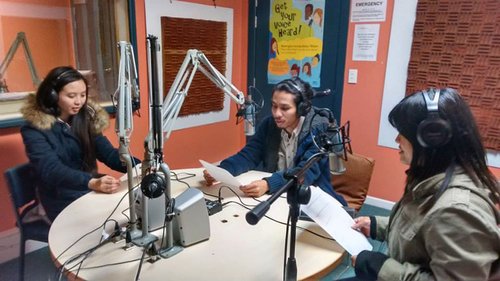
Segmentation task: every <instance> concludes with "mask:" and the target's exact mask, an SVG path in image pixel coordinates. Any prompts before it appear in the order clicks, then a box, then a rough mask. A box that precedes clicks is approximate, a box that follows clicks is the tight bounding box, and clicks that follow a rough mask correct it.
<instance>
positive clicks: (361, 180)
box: [331, 153, 375, 212]
mask: <svg viewBox="0 0 500 281" xmlns="http://www.w3.org/2000/svg"><path fill="white" fill-rule="evenodd" d="M374 165H375V160H374V159H372V158H369V157H366V156H363V155H360V154H356V153H352V154H351V153H348V154H347V161H344V166H345V168H346V171H345V172H344V174H341V175H334V176H332V181H331V182H332V185H333V189H334V190H335V192H337V193H338V194H340V195H342V196H343V197H344V199H345V200H346V201H347V205H348V207H350V208H352V209H354V210H355V211H356V212H359V210H360V209H361V206H362V205H363V203H364V202H365V199H366V195H367V194H368V188H369V187H370V180H371V177H372V173H373V167H374Z"/></svg>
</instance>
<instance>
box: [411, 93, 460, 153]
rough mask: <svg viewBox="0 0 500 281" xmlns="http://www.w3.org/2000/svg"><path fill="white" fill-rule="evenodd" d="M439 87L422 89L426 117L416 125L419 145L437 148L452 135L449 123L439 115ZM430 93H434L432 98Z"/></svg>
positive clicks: (445, 142)
mask: <svg viewBox="0 0 500 281" xmlns="http://www.w3.org/2000/svg"><path fill="white" fill-rule="evenodd" d="M440 92H441V91H440V89H433V88H431V89H429V90H428V91H422V96H423V98H424V102H425V105H426V108H427V117H426V118H425V119H424V120H422V121H421V122H420V123H419V124H418V127H417V140H418V143H420V145H421V146H423V147H427V148H437V147H441V146H443V145H445V144H447V143H448V142H449V141H450V139H451V136H452V132H451V126H450V123H449V122H448V121H446V120H444V119H443V118H441V117H440V116H439V108H438V104H439V96H440ZM430 94H434V95H433V97H432V99H431V96H430Z"/></svg>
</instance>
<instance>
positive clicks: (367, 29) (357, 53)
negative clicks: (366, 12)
mask: <svg viewBox="0 0 500 281" xmlns="http://www.w3.org/2000/svg"><path fill="white" fill-rule="evenodd" d="M379 33H380V24H357V25H356V27H355V28H354V47H353V48H354V49H353V51H352V60H353V61H376V60H377V49H378V38H379Z"/></svg>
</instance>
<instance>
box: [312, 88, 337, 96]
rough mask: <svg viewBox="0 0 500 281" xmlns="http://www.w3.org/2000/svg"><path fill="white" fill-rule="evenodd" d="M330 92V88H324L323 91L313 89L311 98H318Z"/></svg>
mask: <svg viewBox="0 0 500 281" xmlns="http://www.w3.org/2000/svg"><path fill="white" fill-rule="evenodd" d="M331 93H332V90H330V89H324V90H323V91H314V94H313V98H320V97H325V96H329V95H330V94H331Z"/></svg>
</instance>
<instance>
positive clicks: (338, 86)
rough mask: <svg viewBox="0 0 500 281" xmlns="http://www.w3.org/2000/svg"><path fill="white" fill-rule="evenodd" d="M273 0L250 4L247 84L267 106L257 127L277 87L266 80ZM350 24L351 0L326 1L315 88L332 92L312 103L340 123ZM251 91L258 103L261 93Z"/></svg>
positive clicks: (258, 119)
mask: <svg viewBox="0 0 500 281" xmlns="http://www.w3.org/2000/svg"><path fill="white" fill-rule="evenodd" d="M270 1H271V0H250V1H249V5H250V6H249V33H248V36H249V40H248V42H249V48H248V52H249V60H248V84H249V86H250V87H251V86H254V87H255V88H256V89H257V91H258V92H260V93H262V95H263V99H264V101H265V103H264V107H263V108H262V109H261V110H260V112H259V113H258V114H257V116H256V119H257V120H256V121H257V124H258V123H259V122H260V121H261V120H262V119H263V118H264V117H266V116H268V115H270V114H271V102H270V100H271V94H272V93H271V91H272V88H273V86H274V84H269V83H268V79H267V67H268V60H269V43H268V42H269V15H270ZM290 1H291V0H290ZM348 21H349V0H325V17H324V31H323V53H322V57H323V58H322V60H321V62H320V63H321V64H322V65H321V76H320V86H319V87H317V88H315V89H316V90H325V89H330V90H331V93H330V95H329V96H325V97H318V98H315V99H314V100H313V104H314V105H315V106H318V107H327V108H329V109H330V110H332V111H333V113H334V115H335V118H336V119H337V120H340V113H341V105H342V91H343V83H344V66H345V53H346V44H347V29H348ZM250 92H251V93H252V97H253V99H254V100H255V101H256V102H257V103H259V102H260V97H259V94H258V93H256V91H255V90H252V91H250Z"/></svg>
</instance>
